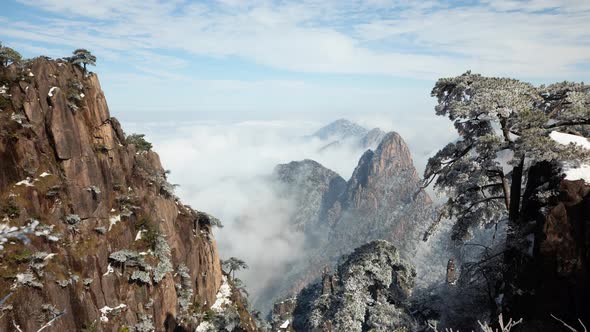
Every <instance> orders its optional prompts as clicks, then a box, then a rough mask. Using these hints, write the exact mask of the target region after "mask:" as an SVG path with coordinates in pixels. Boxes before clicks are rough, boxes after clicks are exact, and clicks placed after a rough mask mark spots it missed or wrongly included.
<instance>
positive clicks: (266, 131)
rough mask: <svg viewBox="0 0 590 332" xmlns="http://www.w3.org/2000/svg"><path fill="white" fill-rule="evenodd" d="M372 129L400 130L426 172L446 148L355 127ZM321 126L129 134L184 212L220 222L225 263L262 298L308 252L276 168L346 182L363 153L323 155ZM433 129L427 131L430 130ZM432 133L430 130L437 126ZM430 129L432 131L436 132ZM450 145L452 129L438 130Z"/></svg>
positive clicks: (421, 138) (246, 125)
mask: <svg viewBox="0 0 590 332" xmlns="http://www.w3.org/2000/svg"><path fill="white" fill-rule="evenodd" d="M354 120H356V121H357V122H358V123H359V124H361V125H363V126H365V127H366V128H369V129H370V128H374V127H380V128H382V129H383V130H385V131H390V130H396V131H398V132H399V133H400V134H401V135H402V136H403V137H404V138H405V139H406V140H407V142H408V144H409V146H410V149H411V150H412V151H413V154H414V160H415V163H416V166H417V168H418V169H419V171H420V172H421V171H422V169H423V168H424V165H425V163H426V160H427V157H428V155H429V154H432V152H434V151H436V149H438V148H440V146H438V145H440V142H441V139H440V138H432V139H430V140H429V139H428V138H427V137H426V135H424V132H423V131H422V130H413V129H412V127H410V126H403V125H401V124H400V123H399V122H397V123H396V122H395V121H393V120H391V119H387V118H384V117H380V116H374V117H364V118H363V119H354ZM326 124H327V122H322V121H304V120H301V121H293V120H291V121H277V120H264V121H238V122H231V121H224V122H217V121H216V122H195V121H192V122H190V121H189V122H178V121H169V122H143V123H141V122H130V123H124V127H125V128H126V129H127V130H128V133H132V132H138V133H145V134H146V137H147V138H148V140H149V141H151V142H152V143H153V144H154V150H155V151H157V152H158V154H159V155H160V158H161V160H162V164H163V165H164V167H165V168H166V169H169V170H171V174H170V176H169V180H170V182H171V183H174V184H179V187H178V188H177V190H176V194H177V195H178V196H179V197H180V198H181V199H182V200H183V202H184V203H185V204H189V205H191V206H192V207H193V208H195V209H197V210H200V211H206V212H208V213H211V214H212V215H214V216H216V217H217V218H219V219H220V220H221V221H222V223H223V225H224V227H223V228H221V229H218V230H216V231H215V236H216V239H217V243H218V248H219V252H220V255H221V257H222V258H229V257H232V256H235V257H239V258H241V259H244V260H245V261H246V262H247V263H248V265H249V269H247V270H244V271H241V272H239V273H238V276H239V277H240V278H241V279H242V280H243V281H244V282H245V284H246V285H247V287H248V291H249V292H250V294H251V296H252V297H253V298H254V300H255V298H256V295H257V294H259V292H260V291H261V290H262V289H263V288H264V287H266V286H267V285H268V284H269V283H270V282H271V280H273V279H274V278H280V276H281V273H283V269H284V268H285V267H286V266H288V265H289V263H290V262H294V261H296V260H297V259H298V258H300V255H301V254H302V253H303V252H304V248H303V237H302V235H301V234H300V233H298V232H293V231H291V228H290V227H289V219H290V217H291V215H292V213H293V210H294V206H293V204H292V202H290V201H288V200H286V199H285V198H282V197H279V196H278V195H277V194H276V192H277V191H276V188H275V184H274V183H273V182H272V181H271V175H272V172H273V169H274V167H275V166H276V165H277V164H280V163H288V162H290V161H293V160H302V159H313V160H315V161H318V162H319V163H321V164H322V165H324V166H325V167H327V168H330V169H332V170H334V171H336V172H337V173H339V174H340V175H341V176H342V177H343V178H345V179H348V178H349V177H350V175H351V174H352V172H353V170H354V168H355V166H356V165H357V163H358V159H359V158H360V156H361V155H362V153H363V152H364V151H363V150H362V149H360V148H358V147H357V146H355V145H353V144H342V145H340V146H338V147H337V148H331V149H326V150H323V151H322V149H321V148H322V147H324V146H325V145H326V144H327V143H329V141H322V140H320V139H317V138H310V137H309V135H311V134H312V133H313V132H315V131H316V130H317V129H319V128H320V127H322V126H323V125H326ZM425 126H427V124H426V125H425ZM431 127H432V126H431ZM432 130H435V129H431V130H430V131H431V132H432ZM440 131H441V132H442V135H443V136H444V135H446V137H450V135H451V134H450V133H451V131H450V130H448V128H442V129H441V130H440Z"/></svg>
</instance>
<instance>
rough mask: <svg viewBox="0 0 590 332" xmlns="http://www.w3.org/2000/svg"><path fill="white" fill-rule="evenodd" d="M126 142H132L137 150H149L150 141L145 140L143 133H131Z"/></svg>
mask: <svg viewBox="0 0 590 332" xmlns="http://www.w3.org/2000/svg"><path fill="white" fill-rule="evenodd" d="M126 141H127V144H133V145H135V147H136V148H137V150H139V151H150V150H151V149H152V143H150V142H148V141H146V140H145V135H144V134H131V135H129V136H127V138H126Z"/></svg>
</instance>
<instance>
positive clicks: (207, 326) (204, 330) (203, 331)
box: [195, 322, 215, 332]
mask: <svg viewBox="0 0 590 332" xmlns="http://www.w3.org/2000/svg"><path fill="white" fill-rule="evenodd" d="M209 331H215V326H213V324H211V323H209V322H201V324H199V326H197V329H196V330H195V332H209Z"/></svg>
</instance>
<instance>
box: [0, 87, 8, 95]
mask: <svg viewBox="0 0 590 332" xmlns="http://www.w3.org/2000/svg"><path fill="white" fill-rule="evenodd" d="M6 92H8V87H7V86H6V85H3V86H0V94H5V93H6Z"/></svg>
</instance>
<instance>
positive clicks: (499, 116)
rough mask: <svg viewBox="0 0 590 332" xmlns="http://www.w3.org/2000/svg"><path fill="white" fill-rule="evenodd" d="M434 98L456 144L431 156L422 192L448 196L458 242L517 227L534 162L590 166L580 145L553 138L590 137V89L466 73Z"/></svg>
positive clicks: (443, 84)
mask: <svg viewBox="0 0 590 332" xmlns="http://www.w3.org/2000/svg"><path fill="white" fill-rule="evenodd" d="M432 96H433V97H436V98H437V99H438V105H437V106H436V108H435V110H436V114H437V115H440V116H446V117H448V118H449V119H450V120H451V121H453V122H454V125H455V128H456V130H457V133H458V134H459V139H457V140H456V141H455V142H452V143H449V144H447V145H446V146H445V147H444V148H443V149H441V150H440V151H439V152H438V153H436V155H435V156H433V157H432V158H430V160H429V161H428V164H427V166H426V169H425V172H424V187H426V186H429V185H431V184H434V187H435V188H436V189H439V190H440V191H442V192H444V193H445V194H446V196H447V197H448V199H447V201H446V203H445V204H444V205H443V207H442V209H441V211H440V215H441V217H445V218H450V219H451V220H453V222H454V226H453V231H452V237H453V239H454V240H457V241H461V240H464V239H466V238H468V237H469V233H470V230H471V229H473V227H476V226H481V225H485V224H488V225H489V224H497V223H498V222H500V221H502V220H508V225H509V227H510V228H511V229H512V230H515V229H516V228H518V226H519V220H520V219H521V218H520V204H521V197H522V193H523V187H524V184H525V183H526V179H527V174H528V169H529V168H530V167H532V166H534V165H535V164H537V163H539V162H542V161H568V162H569V163H574V164H580V163H586V162H588V161H590V151H589V150H587V149H584V148H583V147H582V146H581V145H576V144H569V145H564V144H560V143H558V142H557V141H556V140H554V139H553V138H552V137H551V133H552V132H554V131H557V132H565V133H570V134H576V135H579V136H582V137H588V133H589V132H590V131H589V128H590V86H588V85H585V84H583V83H570V82H562V83H556V84H552V85H549V86H539V87H535V86H534V85H532V84H529V83H525V82H521V81H518V80H515V79H510V78H495V77H484V76H481V75H478V74H473V73H471V72H466V73H465V74H463V75H461V76H457V77H453V78H443V79H440V80H438V82H437V83H436V85H435V87H434V89H433V90H432ZM434 228H435V227H434V225H433V227H431V230H429V232H430V231H432V230H433V229H434ZM427 236H428V234H426V235H425V237H427Z"/></svg>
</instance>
